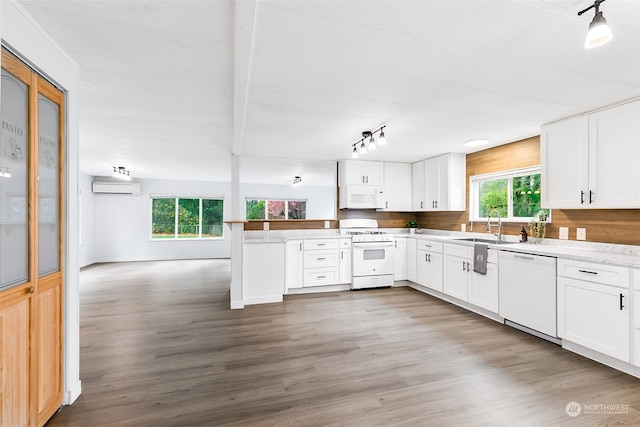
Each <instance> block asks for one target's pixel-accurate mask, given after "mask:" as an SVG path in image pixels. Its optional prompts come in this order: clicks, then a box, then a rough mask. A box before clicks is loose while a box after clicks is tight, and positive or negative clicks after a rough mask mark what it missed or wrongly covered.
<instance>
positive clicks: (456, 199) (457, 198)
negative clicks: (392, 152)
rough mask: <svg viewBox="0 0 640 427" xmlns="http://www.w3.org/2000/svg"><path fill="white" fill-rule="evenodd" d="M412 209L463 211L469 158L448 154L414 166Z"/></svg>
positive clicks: (457, 154) (462, 155)
mask: <svg viewBox="0 0 640 427" xmlns="http://www.w3.org/2000/svg"><path fill="white" fill-rule="evenodd" d="M412 179H413V181H412V197H413V203H412V207H413V209H414V210H421V211H464V210H465V208H466V156H465V155H464V154H460V153H447V154H443V155H441V156H438V157H433V158H430V159H427V160H424V161H422V162H416V163H414V164H413V165H412Z"/></svg>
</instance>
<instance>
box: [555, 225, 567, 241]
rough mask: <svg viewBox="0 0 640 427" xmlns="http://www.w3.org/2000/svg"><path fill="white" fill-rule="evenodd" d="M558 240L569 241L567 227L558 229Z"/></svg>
mask: <svg viewBox="0 0 640 427" xmlns="http://www.w3.org/2000/svg"><path fill="white" fill-rule="evenodd" d="M558 238H559V239H560V240H569V227H560V232H559V236H558Z"/></svg>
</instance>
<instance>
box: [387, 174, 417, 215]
mask: <svg viewBox="0 0 640 427" xmlns="http://www.w3.org/2000/svg"><path fill="white" fill-rule="evenodd" d="M384 199H385V200H384V208H383V210H385V211H396V212H397V211H410V210H411V164H409V163H387V162H385V163H384Z"/></svg>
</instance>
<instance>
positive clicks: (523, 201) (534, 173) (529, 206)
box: [469, 166, 551, 222]
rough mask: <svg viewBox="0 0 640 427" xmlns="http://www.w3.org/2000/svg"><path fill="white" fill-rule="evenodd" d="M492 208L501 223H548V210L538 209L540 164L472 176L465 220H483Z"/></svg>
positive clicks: (549, 219)
mask: <svg viewBox="0 0 640 427" xmlns="http://www.w3.org/2000/svg"><path fill="white" fill-rule="evenodd" d="M494 209H497V210H498V211H499V212H500V216H501V219H502V221H503V222H530V221H532V220H536V221H539V220H540V218H541V217H543V218H546V219H545V220H546V221H547V222H551V211H550V210H549V209H541V208H540V166H534V167H529V168H523V169H513V170H509V171H501V172H494V173H489V174H484V175H475V176H472V177H471V178H470V179H469V221H487V220H488V218H487V217H488V214H489V212H491V211H492V210H494Z"/></svg>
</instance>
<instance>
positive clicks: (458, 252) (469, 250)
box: [444, 243, 473, 258]
mask: <svg viewBox="0 0 640 427" xmlns="http://www.w3.org/2000/svg"><path fill="white" fill-rule="evenodd" d="M444 253H445V254H446V255H453V256H459V257H460V258H473V246H467V245H456V244H455V243H446V244H445V245H444Z"/></svg>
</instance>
